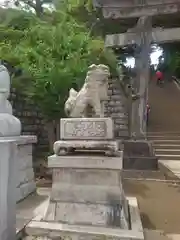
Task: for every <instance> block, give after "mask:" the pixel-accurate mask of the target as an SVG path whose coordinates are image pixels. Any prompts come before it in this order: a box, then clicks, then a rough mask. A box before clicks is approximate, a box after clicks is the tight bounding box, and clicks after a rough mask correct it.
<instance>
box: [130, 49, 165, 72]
mask: <svg viewBox="0 0 180 240" xmlns="http://www.w3.org/2000/svg"><path fill="white" fill-rule="evenodd" d="M161 55H162V50H160V49H157V50H156V51H155V52H153V53H151V63H152V64H153V65H157V64H158V63H159V57H160V56H161ZM134 65H135V59H134V58H128V59H127V62H126V66H127V67H132V68H133V67H134Z"/></svg>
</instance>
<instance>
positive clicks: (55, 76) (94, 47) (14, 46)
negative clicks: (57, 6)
mask: <svg viewBox="0 0 180 240" xmlns="http://www.w3.org/2000/svg"><path fill="white" fill-rule="evenodd" d="M58 14H59V15H58V16H59V17H58V18H59V20H58V21H57V24H55V25H51V24H48V23H47V22H44V21H40V20H38V21H37V22H36V24H33V26H29V27H28V28H27V29H24V30H14V29H10V28H8V29H5V28H4V29H3V31H2V32H3V33H4V35H5V37H4V38H3V39H2V41H1V43H0V58H1V59H5V60H7V61H9V62H10V63H12V64H13V65H15V66H18V67H21V68H22V69H23V70H24V72H25V75H26V77H25V78H21V81H19V79H14V81H13V82H14V84H15V85H16V87H17V89H19V91H23V92H24V93H25V94H26V97H27V100H29V101H33V102H34V103H35V104H36V106H37V107H38V109H39V112H40V113H41V114H42V115H43V117H44V121H45V124H46V127H47V130H48V136H49V142H50V147H51V148H52V144H53V143H54V141H55V140H56V139H57V138H58V134H57V133H59V128H58V126H59V119H60V118H61V117H63V116H64V102H65V100H66V99H67V97H68V91H69V89H70V88H71V87H72V84H73V83H74V82H75V83H76V84H77V85H79V86H81V85H82V82H83V81H84V79H85V75H86V71H87V67H88V66H89V65H90V64H92V63H105V64H108V65H109V66H110V67H111V69H115V65H116V58H115V56H114V54H113V53H112V52H111V51H110V50H106V49H105V48H104V43H103V41H102V40H101V39H93V38H92V37H91V36H90V34H89V32H88V31H87V29H86V27H85V26H84V25H80V24H78V23H77V22H76V20H75V19H74V18H73V17H72V16H70V15H68V14H66V13H65V12H60V13H58ZM10 32H11V35H10ZM18 34H21V35H20V36H19V38H18V37H17V35H18ZM27 76H28V77H27Z"/></svg>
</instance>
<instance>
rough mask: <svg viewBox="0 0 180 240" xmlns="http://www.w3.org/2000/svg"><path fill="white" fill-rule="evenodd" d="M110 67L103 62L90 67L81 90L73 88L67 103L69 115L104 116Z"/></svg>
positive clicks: (66, 108)
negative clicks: (77, 90)
mask: <svg viewBox="0 0 180 240" xmlns="http://www.w3.org/2000/svg"><path fill="white" fill-rule="evenodd" d="M109 76H110V71H109V67H108V66H106V65H103V64H99V65H95V64H93V65H91V66H90V67H89V68H88V72H87V75H86V79H85V83H84V85H83V86H82V88H81V90H80V91H79V92H76V91H75V90H74V89H73V88H71V89H70V91H69V98H68V100H67V101H66V103H65V112H66V114H67V115H68V116H69V117H75V118H77V117H83V118H84V117H104V103H103V101H105V100H107V88H108V78H109Z"/></svg>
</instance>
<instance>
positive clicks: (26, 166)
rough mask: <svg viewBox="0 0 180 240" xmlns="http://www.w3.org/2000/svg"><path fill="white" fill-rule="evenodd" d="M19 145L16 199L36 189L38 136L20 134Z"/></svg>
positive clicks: (22, 197)
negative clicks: (35, 153) (35, 152)
mask: <svg viewBox="0 0 180 240" xmlns="http://www.w3.org/2000/svg"><path fill="white" fill-rule="evenodd" d="M15 142H16V146H17V152H18V153H17V160H16V163H17V171H18V174H17V180H16V201H17V202H18V201H21V200H23V199H24V198H26V197H27V196H28V195H29V194H31V193H33V192H35V191H36V184H35V178H34V170H33V159H32V154H33V144H35V143H36V142H37V137H36V136H20V137H17V138H16V140H15Z"/></svg>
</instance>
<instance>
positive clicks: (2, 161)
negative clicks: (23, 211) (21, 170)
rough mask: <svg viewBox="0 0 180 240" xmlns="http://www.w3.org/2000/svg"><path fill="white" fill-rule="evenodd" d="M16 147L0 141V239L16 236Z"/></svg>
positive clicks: (11, 143)
mask: <svg viewBox="0 0 180 240" xmlns="http://www.w3.org/2000/svg"><path fill="white" fill-rule="evenodd" d="M16 150H17V149H16V146H15V144H14V143H13V142H12V141H0V153H1V156H0V239H1V240H10V239H12V240H13V239H15V236H16V199H15V196H16V178H15V177H16V174H17V171H16Z"/></svg>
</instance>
